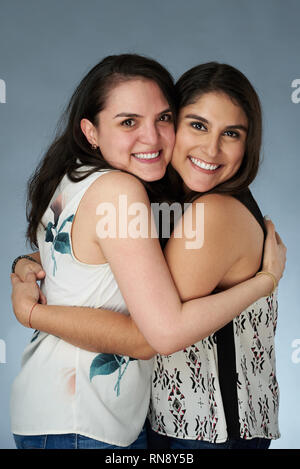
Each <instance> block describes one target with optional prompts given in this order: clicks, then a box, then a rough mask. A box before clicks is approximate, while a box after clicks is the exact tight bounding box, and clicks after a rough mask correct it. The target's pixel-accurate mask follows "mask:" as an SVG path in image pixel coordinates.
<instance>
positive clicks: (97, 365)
mask: <svg viewBox="0 0 300 469" xmlns="http://www.w3.org/2000/svg"><path fill="white" fill-rule="evenodd" d="M133 360H136V358H131V357H123V356H122V355H111V354H109V353H100V354H99V355H97V356H96V357H95V358H94V360H93V361H92V364H91V367H90V381H92V379H93V378H94V376H98V375H110V374H112V373H114V372H115V371H117V370H118V379H117V382H116V384H115V387H114V390H115V391H116V392H117V396H119V395H120V383H121V379H122V377H123V375H124V373H125V371H126V370H127V367H128V365H129V362H131V361H133ZM123 365H124V367H123V370H122V366H123Z"/></svg>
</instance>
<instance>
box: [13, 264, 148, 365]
mask: <svg viewBox="0 0 300 469" xmlns="http://www.w3.org/2000/svg"><path fill="white" fill-rule="evenodd" d="M35 280H36V279H35V275H34V273H33V272H29V273H28V274H27V275H26V277H25V279H24V281H21V280H20V279H19V278H18V276H17V275H15V274H13V275H12V286H13V289H12V304H13V308H14V312H15V314H16V317H17V319H18V321H19V322H21V324H23V326H25V327H32V328H34V329H37V330H39V331H43V332H47V333H48V334H52V335H55V336H57V337H60V338H61V339H63V340H64V341H65V342H69V343H70V344H72V345H75V346H76V347H80V348H82V349H84V350H89V351H90V352H96V353H100V352H101V353H117V354H119V355H127V356H130V357H133V358H137V359H140V360H148V359H150V358H151V357H153V356H154V355H155V354H156V352H155V350H153V349H152V347H151V346H150V345H149V344H148V343H147V342H146V340H145V338H144V337H143V335H142V334H141V332H140V331H139V330H138V328H137V327H136V325H135V323H134V322H133V321H132V319H131V318H130V316H126V315H125V314H122V313H117V312H114V311H111V310H106V309H96V308H85V307H75V306H51V305H42V304H39V303H37V301H38V297H39V296H38V295H39V291H38V286H37V284H36V281H35ZM35 304H36V306H34V309H32V305H35ZM30 312H31V315H30ZM29 316H30V317H29ZM29 322H30V324H29Z"/></svg>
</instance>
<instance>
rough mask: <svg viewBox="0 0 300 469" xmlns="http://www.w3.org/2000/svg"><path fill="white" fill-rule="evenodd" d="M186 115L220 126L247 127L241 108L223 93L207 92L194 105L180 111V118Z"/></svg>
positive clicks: (245, 117)
mask: <svg viewBox="0 0 300 469" xmlns="http://www.w3.org/2000/svg"><path fill="white" fill-rule="evenodd" d="M187 114H196V115H199V116H201V117H203V118H205V119H206V120H208V121H209V122H212V123H213V122H216V123H217V122H219V123H220V124H222V125H235V124H243V125H247V123H248V119H247V116H246V114H245V111H244V110H243V108H242V107H241V106H240V105H239V104H238V103H237V102H235V101H234V100H233V99H232V98H231V97H230V96H228V95H227V94H225V93H223V92H209V93H205V94H203V95H201V96H200V97H198V98H197V99H196V100H195V102H194V103H191V104H188V105H187V106H184V107H183V108H182V109H181V110H180V117H181V118H183V117H184V116H186V115H187Z"/></svg>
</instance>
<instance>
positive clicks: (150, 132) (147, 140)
mask: <svg viewBox="0 0 300 469" xmlns="http://www.w3.org/2000/svg"><path fill="white" fill-rule="evenodd" d="M158 140H159V131H158V129H157V127H156V125H155V123H153V122H151V123H147V124H146V123H145V125H143V127H142V128H141V133H140V141H141V143H144V144H146V145H152V146H153V145H156V144H157V143H158Z"/></svg>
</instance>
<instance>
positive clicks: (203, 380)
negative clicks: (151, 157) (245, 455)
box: [149, 190, 280, 443]
mask: <svg viewBox="0 0 300 469" xmlns="http://www.w3.org/2000/svg"><path fill="white" fill-rule="evenodd" d="M236 198H237V199H238V200H240V202H241V203H243V204H244V205H245V206H246V207H247V208H248V209H249V210H250V212H251V213H252V214H253V215H254V216H255V218H256V219H257V221H258V223H259V224H260V225H261V227H262V229H263V231H264V234H265V227H264V222H263V216H262V214H261V212H260V210H259V208H258V206H257V204H256V202H255V200H254V198H253V197H252V194H251V192H250V191H249V190H247V191H245V192H244V193H243V194H240V195H239V196H236ZM276 323H277V291H275V292H274V293H273V294H272V295H271V296H269V297H264V298H261V299H260V300H259V301H256V302H255V303H253V304H252V305H251V306H249V308H247V309H246V310H245V311H243V312H242V313H241V314H240V315H239V316H238V317H236V318H235V319H234V320H233V321H232V322H230V323H229V324H227V326H225V327H224V328H222V329H221V330H219V331H218V332H216V333H215V334H213V335H211V336H209V337H207V338H205V339H204V340H202V341H200V342H198V343H196V344H194V345H192V346H191V347H188V348H186V349H184V350H183V351H180V352H177V353H174V354H172V355H169V356H160V355H157V356H156V358H155V362H154V372H153V377H152V397H151V403H150V410H149V419H150V423H151V426H152V429H153V430H154V431H156V432H158V433H159V434H162V435H168V436H172V437H176V438H182V439H195V440H205V441H208V442H211V443H222V442H224V441H226V440H227V439H228V438H245V439H251V438H255V437H261V438H268V439H277V438H279V437H280V433H279V429H278V404H279V389H278V383H277V380H276V370H275V345H274V336H275V331H276Z"/></svg>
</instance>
